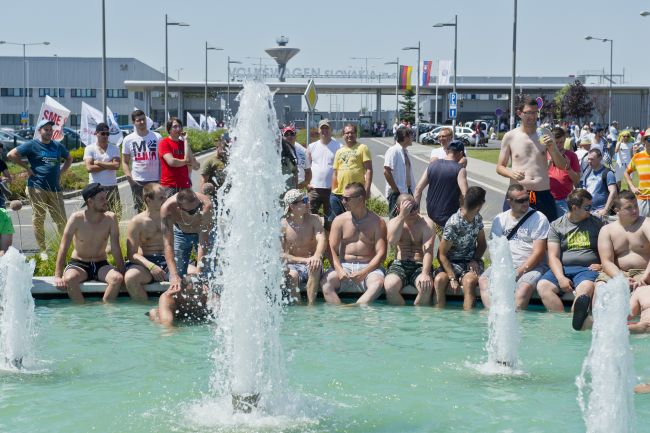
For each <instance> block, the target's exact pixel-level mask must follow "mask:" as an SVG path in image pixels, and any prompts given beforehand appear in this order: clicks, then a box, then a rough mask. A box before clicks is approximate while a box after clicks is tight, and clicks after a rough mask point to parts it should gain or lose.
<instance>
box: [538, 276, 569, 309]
mask: <svg viewBox="0 0 650 433" xmlns="http://www.w3.org/2000/svg"><path fill="white" fill-rule="evenodd" d="M559 292H560V288H559V287H558V286H556V285H555V284H553V283H552V282H550V281H549V280H539V282H538V283H537V293H539V297H540V298H541V299H542V303H543V304H544V306H545V307H546V309H547V310H548V311H551V312H555V313H564V304H563V303H562V299H560V296H559Z"/></svg>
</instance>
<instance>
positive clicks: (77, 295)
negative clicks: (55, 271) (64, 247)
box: [63, 267, 88, 304]
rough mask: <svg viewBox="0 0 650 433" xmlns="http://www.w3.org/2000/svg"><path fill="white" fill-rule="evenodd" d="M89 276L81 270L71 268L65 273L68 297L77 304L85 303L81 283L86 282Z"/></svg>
mask: <svg viewBox="0 0 650 433" xmlns="http://www.w3.org/2000/svg"><path fill="white" fill-rule="evenodd" d="M87 278H88V274H86V271H83V270H81V269H79V268H75V267H70V268H68V269H67V270H66V271H65V272H63V280H64V281H65V284H66V285H67V286H68V296H69V297H70V299H71V300H72V302H75V303H77V304H83V303H84V296H83V295H82V294H81V283H83V282H84V281H86V279H87Z"/></svg>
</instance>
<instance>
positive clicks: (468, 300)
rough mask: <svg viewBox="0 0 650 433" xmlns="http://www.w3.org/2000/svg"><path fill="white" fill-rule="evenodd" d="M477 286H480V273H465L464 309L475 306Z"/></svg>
mask: <svg viewBox="0 0 650 433" xmlns="http://www.w3.org/2000/svg"><path fill="white" fill-rule="evenodd" d="M476 286H478V275H476V274H475V273H474V272H468V273H466V274H465V275H463V310H471V309H472V307H474V301H475V300H476V295H475V292H476Z"/></svg>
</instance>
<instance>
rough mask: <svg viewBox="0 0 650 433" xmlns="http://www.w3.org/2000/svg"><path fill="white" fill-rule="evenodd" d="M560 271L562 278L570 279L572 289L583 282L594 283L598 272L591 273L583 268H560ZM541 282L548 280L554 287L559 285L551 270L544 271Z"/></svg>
mask: <svg viewBox="0 0 650 433" xmlns="http://www.w3.org/2000/svg"><path fill="white" fill-rule="evenodd" d="M562 271H563V272H564V276H566V277H567V278H568V279H570V280H571V281H572V282H573V287H574V288H575V287H578V286H579V285H580V283H582V282H583V281H595V280H596V277H598V272H596V271H592V270H591V269H589V268H587V267H585V266H562ZM541 279H542V280H548V281H550V282H551V283H553V284H554V285H555V286H556V287H559V286H560V283H559V282H558V281H557V278H555V275H554V274H553V271H552V270H550V269H549V270H548V271H546V273H545V274H544V275H542V278H541Z"/></svg>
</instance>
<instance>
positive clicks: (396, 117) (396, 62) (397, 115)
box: [384, 57, 399, 123]
mask: <svg viewBox="0 0 650 433" xmlns="http://www.w3.org/2000/svg"><path fill="white" fill-rule="evenodd" d="M384 65H397V75H396V76H395V119H397V120H396V121H397V122H398V123H399V57H398V58H396V59H395V61H394V62H386V63H384Z"/></svg>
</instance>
